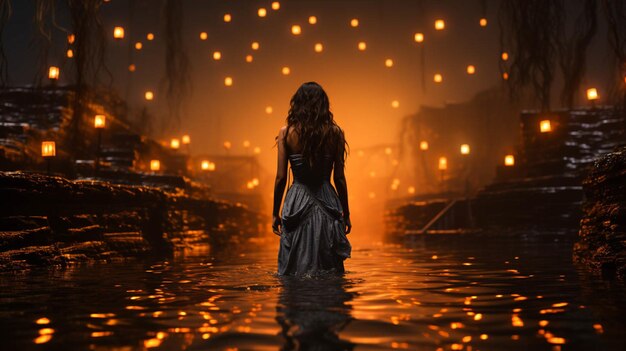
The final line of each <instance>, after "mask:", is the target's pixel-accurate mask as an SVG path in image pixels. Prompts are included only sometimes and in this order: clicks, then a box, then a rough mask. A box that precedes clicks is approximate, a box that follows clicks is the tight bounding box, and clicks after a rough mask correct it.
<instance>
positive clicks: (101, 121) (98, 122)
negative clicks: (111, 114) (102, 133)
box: [93, 115, 106, 129]
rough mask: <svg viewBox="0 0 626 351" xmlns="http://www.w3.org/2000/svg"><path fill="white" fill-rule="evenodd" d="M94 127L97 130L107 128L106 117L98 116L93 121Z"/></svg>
mask: <svg viewBox="0 0 626 351" xmlns="http://www.w3.org/2000/svg"><path fill="white" fill-rule="evenodd" d="M93 126H94V127H95V128H97V129H101V128H104V127H105V126H106V116H105V115H96V117H95V118H94V120H93Z"/></svg>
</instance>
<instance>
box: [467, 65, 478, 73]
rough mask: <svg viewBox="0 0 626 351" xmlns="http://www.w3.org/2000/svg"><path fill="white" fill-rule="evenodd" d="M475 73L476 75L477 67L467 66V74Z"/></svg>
mask: <svg viewBox="0 0 626 351" xmlns="http://www.w3.org/2000/svg"><path fill="white" fill-rule="evenodd" d="M474 73H476V67H474V66H473V65H469V66H467V74H474Z"/></svg>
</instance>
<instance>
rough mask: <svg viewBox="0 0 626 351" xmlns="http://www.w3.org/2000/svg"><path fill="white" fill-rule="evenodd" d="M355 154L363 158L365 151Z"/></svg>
mask: <svg viewBox="0 0 626 351" xmlns="http://www.w3.org/2000/svg"><path fill="white" fill-rule="evenodd" d="M356 154H357V156H359V157H363V156H364V155H365V151H363V150H359V151H357V152H356Z"/></svg>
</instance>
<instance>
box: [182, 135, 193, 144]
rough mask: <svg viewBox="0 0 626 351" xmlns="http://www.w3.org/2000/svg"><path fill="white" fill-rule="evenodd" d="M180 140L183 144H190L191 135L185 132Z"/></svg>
mask: <svg viewBox="0 0 626 351" xmlns="http://www.w3.org/2000/svg"><path fill="white" fill-rule="evenodd" d="M181 141H182V142H183V145H189V144H191V137H190V136H189V135H186V134H185V135H183V137H182V138H181Z"/></svg>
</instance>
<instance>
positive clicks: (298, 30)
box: [291, 24, 302, 35]
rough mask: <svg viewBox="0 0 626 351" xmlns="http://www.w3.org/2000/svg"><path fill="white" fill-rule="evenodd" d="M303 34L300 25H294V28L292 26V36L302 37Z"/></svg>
mask: <svg viewBox="0 0 626 351" xmlns="http://www.w3.org/2000/svg"><path fill="white" fill-rule="evenodd" d="M301 33H302V28H301V27H300V26H299V25H297V24H294V25H293V26H291V34H293V35H300V34H301Z"/></svg>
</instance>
